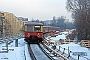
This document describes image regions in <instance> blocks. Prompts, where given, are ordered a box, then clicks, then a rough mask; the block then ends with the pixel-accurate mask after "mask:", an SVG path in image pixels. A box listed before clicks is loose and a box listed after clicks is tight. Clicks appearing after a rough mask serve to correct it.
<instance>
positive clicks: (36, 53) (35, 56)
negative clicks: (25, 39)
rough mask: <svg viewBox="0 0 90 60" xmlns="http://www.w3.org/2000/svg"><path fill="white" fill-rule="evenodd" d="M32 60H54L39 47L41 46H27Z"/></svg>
mask: <svg viewBox="0 0 90 60" xmlns="http://www.w3.org/2000/svg"><path fill="white" fill-rule="evenodd" d="M28 49H29V54H30V56H31V58H32V60H54V58H52V57H51V56H50V55H49V54H48V53H47V52H46V51H45V50H44V49H43V48H42V46H41V44H30V45H28Z"/></svg>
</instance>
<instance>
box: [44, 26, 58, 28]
mask: <svg viewBox="0 0 90 60" xmlns="http://www.w3.org/2000/svg"><path fill="white" fill-rule="evenodd" d="M43 27H45V28H60V27H55V26H43Z"/></svg>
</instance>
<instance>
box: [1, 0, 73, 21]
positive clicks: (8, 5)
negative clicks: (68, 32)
mask: <svg viewBox="0 0 90 60" xmlns="http://www.w3.org/2000/svg"><path fill="white" fill-rule="evenodd" d="M0 11H5V12H10V13H13V14H14V15H15V16H17V17H25V18H29V20H31V19H35V20H36V19H39V20H48V19H53V16H55V17H56V18H57V17H60V16H66V18H67V19H70V20H72V19H71V15H70V13H69V12H68V11H67V10H66V0H0Z"/></svg>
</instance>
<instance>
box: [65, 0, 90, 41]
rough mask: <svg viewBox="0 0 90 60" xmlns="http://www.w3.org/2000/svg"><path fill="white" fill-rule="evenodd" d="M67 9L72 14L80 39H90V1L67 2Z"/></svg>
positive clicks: (75, 0) (69, 0)
mask: <svg viewBox="0 0 90 60" xmlns="http://www.w3.org/2000/svg"><path fill="white" fill-rule="evenodd" d="M66 8H67V10H68V11H69V12H71V13H72V18H73V19H74V21H75V25H76V29H77V32H78V39H79V40H81V39H86V40H87V39H90V0H67V6H66Z"/></svg>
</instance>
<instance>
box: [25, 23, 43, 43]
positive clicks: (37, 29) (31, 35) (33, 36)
mask: <svg viewBox="0 0 90 60" xmlns="http://www.w3.org/2000/svg"><path fill="white" fill-rule="evenodd" d="M24 29H25V32H24V37H25V41H26V42H28V43H39V42H42V39H43V24H42V23H37V22H26V23H25V26H24Z"/></svg>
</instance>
